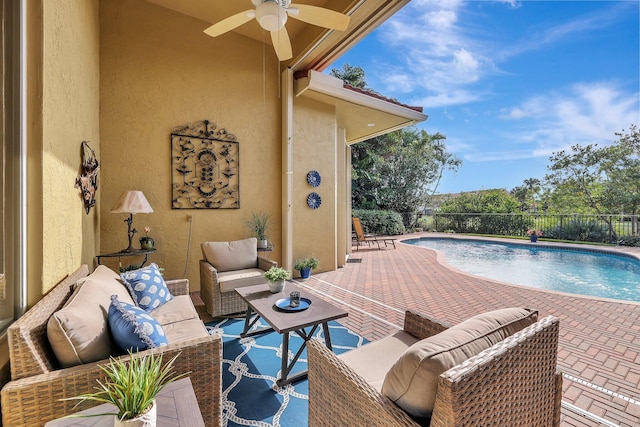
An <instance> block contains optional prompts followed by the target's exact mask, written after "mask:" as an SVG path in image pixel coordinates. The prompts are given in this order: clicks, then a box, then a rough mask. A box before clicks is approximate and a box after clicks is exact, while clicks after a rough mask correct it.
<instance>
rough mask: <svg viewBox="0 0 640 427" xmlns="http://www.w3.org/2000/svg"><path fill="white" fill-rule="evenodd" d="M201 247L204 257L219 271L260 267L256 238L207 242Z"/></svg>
mask: <svg viewBox="0 0 640 427" xmlns="http://www.w3.org/2000/svg"><path fill="white" fill-rule="evenodd" d="M200 247H201V249H202V256H204V258H205V259H206V260H207V262H208V263H209V264H211V265H213V266H214V267H215V268H216V270H218V271H231V270H243V269H245V268H255V267H257V266H258V240H257V239H256V238H255V237H250V238H248V239H244V240H236V241H233V242H205V243H203V244H202V245H201V246H200Z"/></svg>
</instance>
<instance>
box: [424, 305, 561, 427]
mask: <svg viewBox="0 0 640 427" xmlns="http://www.w3.org/2000/svg"><path fill="white" fill-rule="evenodd" d="M558 332H559V321H558V319H557V318H555V317H553V316H548V317H545V318H544V319H542V320H540V321H539V322H537V323H534V324H533V325H531V326H529V327H527V328H525V329H523V330H521V331H520V332H518V333H516V334H514V335H512V336H510V337H508V338H506V339H505V340H503V341H501V342H499V343H498V344H496V345H494V346H493V347H491V348H489V349H487V350H485V351H483V352H481V353H480V354H478V355H476V356H474V357H472V358H470V359H468V360H466V361H465V362H463V363H462V364H460V365H458V366H456V367H454V368H451V369H449V370H448V371H446V372H444V373H443V374H442V375H441V376H440V378H439V381H438V391H437V395H436V402H435V405H434V410H433V414H432V419H431V426H432V427H442V426H448V427H451V426H463V425H464V426H466V425H505V426H515V425H553V426H557V425H559V422H560V401H561V393H562V390H561V389H562V379H561V376H560V378H559V377H558V372H557V368H556V364H557V354H558Z"/></svg>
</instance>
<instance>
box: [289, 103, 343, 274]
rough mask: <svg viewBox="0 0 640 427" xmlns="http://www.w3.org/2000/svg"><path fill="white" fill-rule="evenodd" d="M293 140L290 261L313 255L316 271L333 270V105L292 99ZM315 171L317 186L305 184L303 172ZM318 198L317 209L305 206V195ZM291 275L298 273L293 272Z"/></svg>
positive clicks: (335, 186)
mask: <svg viewBox="0 0 640 427" xmlns="http://www.w3.org/2000/svg"><path fill="white" fill-rule="evenodd" d="M293 120H294V141H293V236H294V239H293V260H294V262H295V260H296V259H297V258H306V257H309V256H312V255H313V256H316V257H317V258H318V260H319V261H320V267H319V268H318V270H317V271H327V270H335V269H336V268H337V263H336V239H337V235H336V233H337V222H336V220H337V216H336V215H337V214H336V203H337V200H336V197H337V191H336V189H337V184H336V178H337V164H336V162H337V151H336V132H337V125H336V118H335V110H334V107H333V106H330V105H326V104H322V103H319V102H317V101H314V100H311V99H308V98H304V97H299V98H295V100H294V116H293ZM312 170H315V171H317V172H318V173H319V174H320V176H321V178H322V180H321V183H320V185H319V186H318V187H311V186H310V185H309V184H308V183H307V173H308V172H309V171H312ZM311 192H316V193H318V195H320V197H321V198H322V204H321V205H320V207H319V208H318V209H311V208H309V206H308V205H307V196H308V195H309V194H310V193H311ZM294 274H298V272H295V273H294Z"/></svg>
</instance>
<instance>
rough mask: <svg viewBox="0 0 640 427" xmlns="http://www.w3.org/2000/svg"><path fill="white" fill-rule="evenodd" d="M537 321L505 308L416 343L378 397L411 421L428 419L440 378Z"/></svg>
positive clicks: (532, 314) (534, 314)
mask: <svg viewBox="0 0 640 427" xmlns="http://www.w3.org/2000/svg"><path fill="white" fill-rule="evenodd" d="M537 320H538V312H537V311H533V310H529V309H526V308H506V309H501V310H495V311H491V312H488V313H483V314H479V315H477V316H474V317H472V318H470V319H468V320H465V321H464V322H462V323H460V324H458V325H455V326H452V327H451V328H449V329H447V330H446V331H443V332H441V333H439V334H437V335H434V336H432V337H429V338H426V339H424V340H421V341H418V342H417V343H415V344H413V345H412V346H411V347H409V348H408V349H407V351H406V352H405V353H404V354H403V355H402V356H401V357H400V359H398V361H397V362H396V363H395V364H394V365H393V366H392V367H391V369H389V372H387V375H386V376H385V379H384V382H383V384H382V393H383V394H384V395H385V396H387V397H388V398H389V399H391V400H392V401H394V402H395V403H396V404H397V405H398V406H400V407H401V408H402V409H404V410H405V412H407V413H408V414H410V415H412V416H414V417H427V416H430V415H431V412H432V411H433V405H434V403H435V398H436V390H437V386H438V377H439V376H440V374H442V373H443V372H445V371H447V370H449V369H450V368H453V367H454V366H457V365H459V364H460V363H462V362H464V361H465V360H467V359H469V358H470V357H472V356H475V355H476V354H478V353H480V352H482V351H483V350H486V349H487V348H489V347H491V346H493V345H494V344H497V343H498V342H500V341H502V340H503V339H505V338H507V337H509V336H510V335H513V334H515V333H516V332H518V331H520V330H521V329H524V328H526V327H527V326H529V325H531V324H533V323H535V322H536V321H537Z"/></svg>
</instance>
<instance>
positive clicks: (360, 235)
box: [352, 218, 396, 250]
mask: <svg viewBox="0 0 640 427" xmlns="http://www.w3.org/2000/svg"><path fill="white" fill-rule="evenodd" d="M352 220H353V231H354V232H355V234H356V236H355V237H356V250H359V249H360V245H361V244H363V243H366V244H367V246H371V244H372V243H375V244H376V245H378V249H381V247H380V243H384V246H385V247H386V246H387V244H392V245H393V249H395V248H396V239H392V238H390V237H381V236H376V235H375V234H365V232H364V230H363V229H362V223H361V222H360V218H352Z"/></svg>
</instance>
